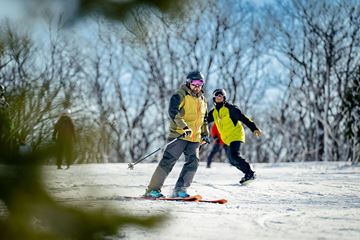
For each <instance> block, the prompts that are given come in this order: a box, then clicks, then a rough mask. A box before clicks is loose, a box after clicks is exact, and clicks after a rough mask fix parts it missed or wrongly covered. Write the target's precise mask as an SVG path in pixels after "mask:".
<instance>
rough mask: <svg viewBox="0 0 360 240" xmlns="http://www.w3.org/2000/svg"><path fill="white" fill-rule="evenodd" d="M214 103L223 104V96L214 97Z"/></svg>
mask: <svg viewBox="0 0 360 240" xmlns="http://www.w3.org/2000/svg"><path fill="white" fill-rule="evenodd" d="M215 102H216V103H222V102H224V96H223V95H222V94H221V93H219V94H217V95H215Z"/></svg>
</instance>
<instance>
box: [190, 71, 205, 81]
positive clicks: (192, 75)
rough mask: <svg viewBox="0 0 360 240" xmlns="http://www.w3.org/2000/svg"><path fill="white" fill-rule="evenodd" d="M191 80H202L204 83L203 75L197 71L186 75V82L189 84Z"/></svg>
mask: <svg viewBox="0 0 360 240" xmlns="http://www.w3.org/2000/svg"><path fill="white" fill-rule="evenodd" d="M192 80H202V81H203V82H204V83H205V79H204V75H202V73H201V72H199V71H192V72H189V73H188V74H187V76H186V82H187V83H190V82H191V81H192Z"/></svg>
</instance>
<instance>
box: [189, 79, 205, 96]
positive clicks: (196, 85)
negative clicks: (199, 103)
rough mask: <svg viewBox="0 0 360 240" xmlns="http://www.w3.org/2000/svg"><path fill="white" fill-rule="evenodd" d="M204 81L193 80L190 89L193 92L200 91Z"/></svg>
mask: <svg viewBox="0 0 360 240" xmlns="http://www.w3.org/2000/svg"><path fill="white" fill-rule="evenodd" d="M203 84H204V82H203V81H202V80H193V81H191V82H190V89H191V91H192V92H193V93H196V94H197V93H199V92H200V91H201V89H202V86H203Z"/></svg>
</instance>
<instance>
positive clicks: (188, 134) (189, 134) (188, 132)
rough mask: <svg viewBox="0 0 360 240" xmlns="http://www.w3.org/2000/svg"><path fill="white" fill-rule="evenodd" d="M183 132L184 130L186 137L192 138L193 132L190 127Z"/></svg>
mask: <svg viewBox="0 0 360 240" xmlns="http://www.w3.org/2000/svg"><path fill="white" fill-rule="evenodd" d="M183 130H184V133H185V136H191V134H192V130H191V129H190V128H189V127H184V128H183Z"/></svg>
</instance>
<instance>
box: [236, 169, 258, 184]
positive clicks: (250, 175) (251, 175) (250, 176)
mask: <svg viewBox="0 0 360 240" xmlns="http://www.w3.org/2000/svg"><path fill="white" fill-rule="evenodd" d="M254 179H255V172H253V171H250V172H249V173H246V174H245V176H244V177H242V178H241V180H240V182H239V183H240V184H241V185H243V184H245V183H246V182H248V181H249V180H254Z"/></svg>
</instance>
